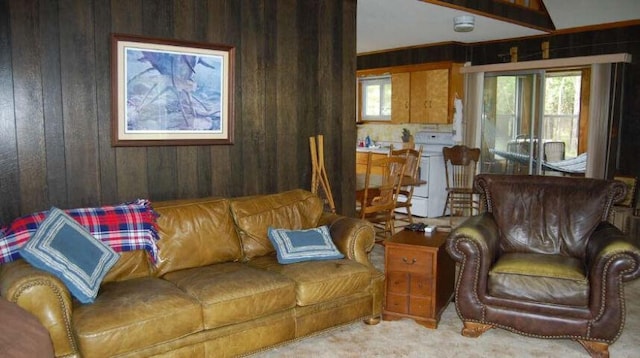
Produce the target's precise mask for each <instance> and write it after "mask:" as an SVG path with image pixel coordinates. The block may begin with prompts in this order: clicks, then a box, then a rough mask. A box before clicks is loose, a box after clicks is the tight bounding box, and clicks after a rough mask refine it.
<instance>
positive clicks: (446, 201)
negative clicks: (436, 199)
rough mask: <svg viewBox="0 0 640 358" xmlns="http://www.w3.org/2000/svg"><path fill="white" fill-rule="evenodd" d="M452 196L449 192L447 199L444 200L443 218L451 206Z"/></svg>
mask: <svg viewBox="0 0 640 358" xmlns="http://www.w3.org/2000/svg"><path fill="white" fill-rule="evenodd" d="M450 195H451V193H449V192H447V198H446V199H444V208H443V209H442V216H444V215H445V214H446V213H447V207H448V206H449V196H450Z"/></svg>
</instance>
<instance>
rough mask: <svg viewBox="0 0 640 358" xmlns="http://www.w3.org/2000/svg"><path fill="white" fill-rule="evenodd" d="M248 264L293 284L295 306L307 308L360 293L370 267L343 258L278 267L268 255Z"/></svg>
mask: <svg viewBox="0 0 640 358" xmlns="http://www.w3.org/2000/svg"><path fill="white" fill-rule="evenodd" d="M249 264H250V265H252V266H256V267H260V268H264V269H266V270H270V271H274V272H278V273H280V274H282V275H284V276H286V277H288V278H290V279H291V280H293V281H295V290H296V302H297V304H298V306H309V305H313V304H316V303H320V302H326V301H331V300H334V299H336V298H339V297H345V296H348V295H351V294H354V293H358V292H362V291H363V290H364V289H365V288H366V287H367V286H368V285H369V283H370V282H371V271H369V268H367V267H366V266H365V265H363V264H360V263H358V262H355V261H352V260H346V259H340V260H321V261H305V262H297V263H293V264H288V265H281V264H279V263H278V260H277V258H276V256H275V255H269V256H262V257H258V258H255V259H253V260H251V261H249ZM319 273H321V274H319Z"/></svg>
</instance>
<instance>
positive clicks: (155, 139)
mask: <svg viewBox="0 0 640 358" xmlns="http://www.w3.org/2000/svg"><path fill="white" fill-rule="evenodd" d="M111 53H112V61H111V86H112V91H111V92H112V99H111V101H112V108H111V110H112V126H113V128H112V144H113V145H114V146H154V145H211V144H232V143H233V74H234V72H233V67H234V57H235V48H234V47H232V46H227V45H214V44H204V43H194V42H184V41H177V40H164V39H153V38H146V37H140V36H132V35H122V34H112V36H111Z"/></svg>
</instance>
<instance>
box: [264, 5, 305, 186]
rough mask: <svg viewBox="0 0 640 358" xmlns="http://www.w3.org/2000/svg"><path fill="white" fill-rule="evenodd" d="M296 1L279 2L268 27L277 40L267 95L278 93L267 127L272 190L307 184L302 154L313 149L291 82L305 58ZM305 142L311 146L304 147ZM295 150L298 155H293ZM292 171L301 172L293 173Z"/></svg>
mask: <svg viewBox="0 0 640 358" xmlns="http://www.w3.org/2000/svg"><path fill="white" fill-rule="evenodd" d="M295 2H296V1H292V0H287V1H282V2H278V3H277V5H276V6H275V8H274V9H273V10H275V12H276V13H275V14H274V15H275V16H273V17H271V18H272V19H274V20H275V21H270V22H269V28H268V31H273V32H274V36H271V38H272V39H274V41H275V42H274V43H272V44H269V46H268V47H270V48H273V49H275V53H272V55H273V56H274V71H271V72H270V73H271V75H270V76H269V77H268V78H267V85H268V86H269V87H268V88H269V89H267V94H268V93H274V94H275V95H274V96H267V101H269V102H270V103H269V104H268V106H269V107H270V108H271V110H270V112H272V115H269V116H267V121H272V122H273V126H267V131H268V133H269V132H272V133H270V134H269V136H268V137H269V138H270V139H271V140H269V141H268V143H270V144H268V145H269V146H270V152H271V153H272V155H271V157H270V158H269V163H270V164H271V169H269V171H271V173H268V174H267V177H270V178H271V180H270V181H268V187H267V190H268V191H269V192H277V191H284V190H289V189H293V188H294V187H305V185H304V184H305V183H304V182H302V183H300V180H301V179H300V175H301V174H302V173H303V170H300V169H301V167H304V165H305V163H306V162H305V161H302V162H301V161H300V157H301V155H304V154H305V153H308V152H309V149H308V148H309V145H308V143H309V142H308V136H305V135H303V134H301V133H299V123H298V118H299V113H298V103H297V101H294V100H292V99H294V98H296V97H297V96H298V94H299V92H298V91H299V89H298V88H297V86H295V85H292V83H291V74H292V73H299V69H298V63H299V62H300V59H301V58H304V57H303V56H302V54H301V53H300V47H299V44H298V38H299V34H300V32H299V30H300V28H299V27H300V26H301V25H300V24H301V23H303V22H305V21H304V19H299V17H298V16H297V14H296V11H297V8H296V6H292V5H293V4H294V3H295ZM268 18H269V17H268ZM300 20H302V21H300ZM300 100H301V102H302V103H305V102H306V99H305V98H303V96H301V98H300ZM305 137H306V138H305ZM302 142H305V143H307V145H306V146H303V143H302ZM292 153H297V154H298V155H295V156H292V155H291V154H292ZM307 158H310V155H307ZM309 163H310V161H309ZM292 173H299V174H300V175H291V174H292ZM309 187H310V186H309Z"/></svg>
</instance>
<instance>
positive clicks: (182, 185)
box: [173, 0, 203, 198]
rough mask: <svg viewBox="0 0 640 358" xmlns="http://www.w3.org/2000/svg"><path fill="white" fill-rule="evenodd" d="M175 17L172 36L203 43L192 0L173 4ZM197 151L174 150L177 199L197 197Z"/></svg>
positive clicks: (190, 148) (195, 148)
mask: <svg viewBox="0 0 640 358" xmlns="http://www.w3.org/2000/svg"><path fill="white" fill-rule="evenodd" d="M173 7H174V10H173V11H174V13H175V14H176V16H175V22H174V24H173V26H174V34H175V38H177V39H180V40H191V41H197V42H203V40H202V35H200V36H199V34H198V32H199V31H197V30H196V26H198V25H200V24H202V22H198V21H196V13H197V11H198V10H202V9H196V4H195V2H194V1H193V0H190V1H177V2H174V4H173ZM199 159H200V157H199V156H198V150H197V147H196V146H180V147H177V148H176V175H177V178H176V179H177V197H180V198H195V197H197V196H198V181H199V178H198V174H199V172H198V160H199Z"/></svg>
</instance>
